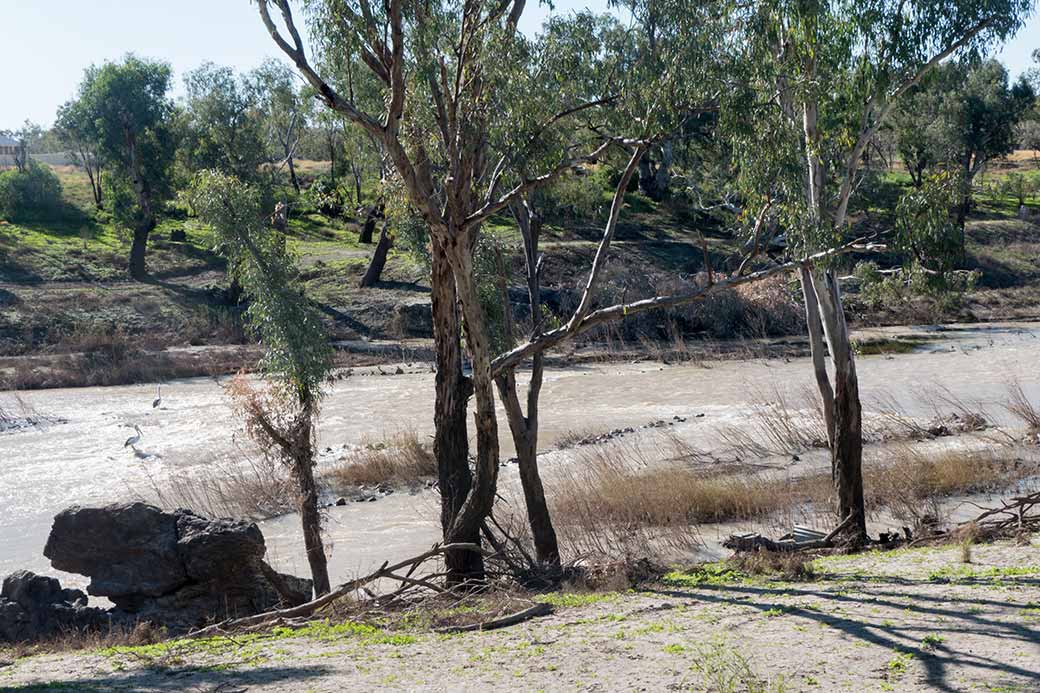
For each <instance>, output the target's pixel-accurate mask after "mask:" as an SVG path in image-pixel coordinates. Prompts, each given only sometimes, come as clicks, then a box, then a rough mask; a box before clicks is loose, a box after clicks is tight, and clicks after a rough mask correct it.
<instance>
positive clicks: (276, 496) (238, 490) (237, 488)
mask: <svg viewBox="0 0 1040 693" xmlns="http://www.w3.org/2000/svg"><path fill="white" fill-rule="evenodd" d="M237 452H238V454H237V455H236V456H235V457H225V458H222V459H220V460H218V461H216V462H214V463H212V464H210V465H208V466H207V467H206V468H205V470H204V474H203V475H199V474H192V473H190V472H170V473H169V474H167V475H162V476H156V475H153V474H151V473H149V475H148V486H147V489H146V490H145V492H144V493H140V492H139V493H138V494H137V495H143V496H145V497H147V498H148V499H149V500H151V501H152V502H155V503H157V504H158V505H159V506H160V507H163V508H166V509H168V510H173V509H176V508H187V509H188V510H192V511H194V512H196V513H198V514H200V515H203V516H205V517H233V518H236V519H247V520H253V521H256V520H264V519H267V518H269V517H277V516H279V515H284V514H286V513H290V512H293V511H295V510H296V507H297V503H296V490H295V485H294V484H293V483H292V480H291V479H290V478H289V473H288V470H287V469H286V468H285V466H284V465H282V464H279V463H278V461H277V460H276V459H274V458H273V457H271V456H268V455H258V454H248V453H247V452H246V451H245V450H243V449H241V448H239V449H238V451H237Z"/></svg>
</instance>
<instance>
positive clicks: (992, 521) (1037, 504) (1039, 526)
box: [965, 491, 1040, 534]
mask: <svg viewBox="0 0 1040 693" xmlns="http://www.w3.org/2000/svg"><path fill="white" fill-rule="evenodd" d="M965 524H973V525H975V526H976V527H977V528H979V529H980V530H982V531H983V532H985V533H987V534H1002V533H1008V532H1019V531H1023V530H1040V491H1037V492H1035V493H1030V494H1027V495H1025V496H1016V497H1012V498H1010V499H1006V500H1004V501H1002V502H1001V506H1000V507H999V508H984V509H983V512H982V513H981V514H980V515H979V516H978V517H976V518H975V519H974V520H972V521H971V522H968V523H965Z"/></svg>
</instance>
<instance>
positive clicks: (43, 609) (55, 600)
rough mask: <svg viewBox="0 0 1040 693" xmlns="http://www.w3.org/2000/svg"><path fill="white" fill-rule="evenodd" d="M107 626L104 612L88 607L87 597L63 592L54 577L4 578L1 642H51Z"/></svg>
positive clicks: (0, 599) (19, 574)
mask: <svg viewBox="0 0 1040 693" xmlns="http://www.w3.org/2000/svg"><path fill="white" fill-rule="evenodd" d="M108 622H109V617H108V615H107V614H106V613H105V612H104V611H102V610H101V609H96V608H93V607H88V606H87V595H85V594H83V592H81V591H80V590H72V589H62V587H61V583H59V582H58V581H57V580H56V579H55V578H52V577H46V576H43V575H36V574H35V573H31V572H29V571H28V570H18V571H15V572H13V573H11V574H10V575H8V576H7V577H6V578H4V584H3V589H0V642H5V641H6V642H22V641H28V640H38V639H40V638H49V637H53V636H55V635H58V634H60V633H62V632H64V631H68V630H83V629H86V628H97V627H101V626H104V625H105V624H107V623H108Z"/></svg>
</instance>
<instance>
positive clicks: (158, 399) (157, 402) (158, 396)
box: [152, 384, 162, 409]
mask: <svg viewBox="0 0 1040 693" xmlns="http://www.w3.org/2000/svg"><path fill="white" fill-rule="evenodd" d="M160 404H162V385H161V384H159V385H156V386H155V401H153V402H152V409H158V408H159V405H160Z"/></svg>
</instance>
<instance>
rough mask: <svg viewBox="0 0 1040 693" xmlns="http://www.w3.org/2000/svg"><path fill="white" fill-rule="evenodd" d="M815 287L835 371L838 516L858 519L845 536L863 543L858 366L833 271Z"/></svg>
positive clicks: (833, 450) (816, 277) (833, 469)
mask: <svg viewBox="0 0 1040 693" xmlns="http://www.w3.org/2000/svg"><path fill="white" fill-rule="evenodd" d="M813 284H814V286H815V287H816V291H815V294H816V298H817V300H818V301H819V307H820V317H821V321H822V324H823V331H824V335H825V336H826V338H827V348H828V349H829V350H830V354H831V364H832V365H833V367H834V406H833V411H834V424H833V425H834V441H833V444H832V445H831V472H832V476H833V479H834V486H835V490H836V491H837V494H838V515H839V517H840V519H841V520H842V521H844V520H846V519H847V518H848V517H849V516H855V519H854V520H853V521H852V522H851V523H850V525H849V526H848V527H847V528H846V530H845V532H844V534H845V536H846V537H847V538H848V539H849V540H850V541H852V542H854V543H860V542H862V541H864V540H865V539H866V536H867V524H866V522H867V520H866V509H865V505H864V501H863V413H862V408H861V406H860V399H859V381H858V379H857V376H856V363H855V359H854V357H853V354H852V345H851V344H850V342H849V332H848V325H847V324H846V322H845V311H844V307H843V306H842V302H841V291H840V289H839V288H838V279H837V277H835V276H834V273H833V272H830V271H828V272H826V273H822V274H820V273H817V274H815V275H814V276H813Z"/></svg>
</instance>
